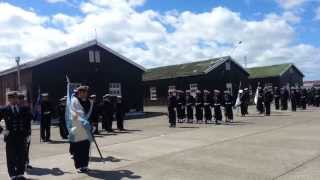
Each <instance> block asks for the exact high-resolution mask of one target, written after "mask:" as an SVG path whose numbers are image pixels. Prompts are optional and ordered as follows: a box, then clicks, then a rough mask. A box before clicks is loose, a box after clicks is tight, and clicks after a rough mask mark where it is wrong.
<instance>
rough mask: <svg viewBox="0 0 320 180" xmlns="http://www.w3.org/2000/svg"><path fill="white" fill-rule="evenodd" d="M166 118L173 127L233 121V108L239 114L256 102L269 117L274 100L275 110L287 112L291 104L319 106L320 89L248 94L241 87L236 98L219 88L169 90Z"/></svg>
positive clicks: (293, 106) (266, 90) (270, 89)
mask: <svg viewBox="0 0 320 180" xmlns="http://www.w3.org/2000/svg"><path fill="white" fill-rule="evenodd" d="M168 95H169V96H168V117H169V124H170V127H176V123H206V124H208V123H215V124H220V123H221V122H222V120H223V116H222V110H223V111H224V117H225V122H227V123H228V122H232V121H233V109H234V108H236V107H239V108H240V112H241V116H243V117H244V116H246V115H248V114H249V112H248V107H249V105H250V104H252V103H253V102H252V99H254V104H256V109H257V111H258V112H259V113H260V114H264V115H265V116H270V114H271V106H272V104H273V103H274V106H275V110H282V111H286V110H288V108H289V105H288V103H289V102H290V103H291V105H290V106H291V110H292V111H296V110H297V108H301V109H302V110H305V109H306V108H307V105H309V106H315V107H319V106H320V89H316V88H311V89H309V90H307V89H305V88H297V87H291V88H290V89H288V88H286V87H281V88H279V87H272V86H265V87H261V86H258V87H257V90H256V93H255V94H253V95H254V96H252V95H250V92H249V89H248V88H244V89H240V90H239V93H238V95H237V97H234V96H232V94H231V93H230V91H228V90H227V91H224V92H223V93H221V92H220V91H219V90H214V91H213V92H210V91H208V90H203V91H200V90H197V91H196V93H195V95H194V96H193V95H192V94H191V91H190V90H186V91H181V90H169V91H168Z"/></svg>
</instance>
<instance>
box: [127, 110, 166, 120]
mask: <svg viewBox="0 0 320 180" xmlns="http://www.w3.org/2000/svg"><path fill="white" fill-rule="evenodd" d="M165 114H166V113H162V112H144V113H143V114H141V115H134V116H127V117H125V120H135V119H144V118H152V117H157V116H163V115H165Z"/></svg>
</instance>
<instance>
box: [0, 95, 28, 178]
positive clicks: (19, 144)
mask: <svg viewBox="0 0 320 180" xmlns="http://www.w3.org/2000/svg"><path fill="white" fill-rule="evenodd" d="M7 96H8V101H9V104H8V105H7V106H5V107H2V108H1V109H0V119H2V118H3V119H4V120H5V125H6V130H5V132H4V140H5V142H6V156H7V169H8V173H9V176H10V178H11V179H16V180H20V179H21V180H23V179H26V178H25V177H24V172H25V169H26V167H25V166H26V156H27V140H28V138H30V137H29V136H30V131H31V122H30V119H29V118H25V117H24V115H25V114H26V112H25V111H26V108H20V107H19V106H18V103H17V102H18V99H17V98H18V97H17V92H8V94H7Z"/></svg>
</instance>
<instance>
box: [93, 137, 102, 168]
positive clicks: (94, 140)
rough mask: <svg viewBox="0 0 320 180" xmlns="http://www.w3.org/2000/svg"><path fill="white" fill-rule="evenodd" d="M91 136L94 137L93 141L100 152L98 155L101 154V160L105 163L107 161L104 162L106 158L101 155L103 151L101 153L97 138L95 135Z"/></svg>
mask: <svg viewBox="0 0 320 180" xmlns="http://www.w3.org/2000/svg"><path fill="white" fill-rule="evenodd" d="M91 135H92V141H93V143H94V144H95V146H96V148H97V150H98V153H99V155H100V159H101V161H103V162H104V163H105V161H104V158H103V156H102V153H101V151H100V148H99V146H98V143H97V141H96V138H95V137H94V135H93V134H92V133H91Z"/></svg>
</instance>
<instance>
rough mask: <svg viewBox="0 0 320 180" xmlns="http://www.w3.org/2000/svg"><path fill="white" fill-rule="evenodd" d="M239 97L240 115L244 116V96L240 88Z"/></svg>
mask: <svg viewBox="0 0 320 180" xmlns="http://www.w3.org/2000/svg"><path fill="white" fill-rule="evenodd" d="M239 99H240V111H241V116H242V117H244V116H246V114H247V112H246V100H247V98H246V96H245V94H244V93H243V90H242V89H240V90H239Z"/></svg>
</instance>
